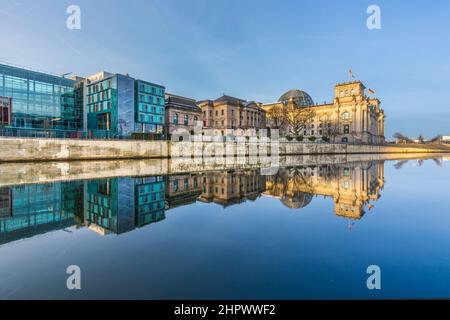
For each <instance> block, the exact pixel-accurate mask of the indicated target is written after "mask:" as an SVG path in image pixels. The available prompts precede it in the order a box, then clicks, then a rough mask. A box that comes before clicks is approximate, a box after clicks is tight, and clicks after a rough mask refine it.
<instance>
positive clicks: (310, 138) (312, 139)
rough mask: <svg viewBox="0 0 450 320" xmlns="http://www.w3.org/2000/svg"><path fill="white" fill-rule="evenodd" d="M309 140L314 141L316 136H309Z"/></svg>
mask: <svg viewBox="0 0 450 320" xmlns="http://www.w3.org/2000/svg"><path fill="white" fill-rule="evenodd" d="M308 140H309V141H311V142H314V141H316V137H309V138H308Z"/></svg>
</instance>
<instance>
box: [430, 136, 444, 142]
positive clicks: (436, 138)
mask: <svg viewBox="0 0 450 320" xmlns="http://www.w3.org/2000/svg"><path fill="white" fill-rule="evenodd" d="M441 140H442V135H438V136H435V137H434V138H432V139H430V140H428V142H429V143H441Z"/></svg>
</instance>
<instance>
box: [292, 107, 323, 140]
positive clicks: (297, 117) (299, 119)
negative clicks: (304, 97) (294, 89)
mask: <svg viewBox="0 0 450 320" xmlns="http://www.w3.org/2000/svg"><path fill="white" fill-rule="evenodd" d="M315 116H316V111H315V110H314V109H313V108H300V107H297V106H294V107H291V108H289V110H288V112H287V117H286V121H287V124H288V126H289V131H290V132H291V133H293V134H294V135H295V136H299V135H300V132H301V130H302V129H304V128H306V126H307V125H308V124H309V123H310V122H311V120H312V119H314V117H315Z"/></svg>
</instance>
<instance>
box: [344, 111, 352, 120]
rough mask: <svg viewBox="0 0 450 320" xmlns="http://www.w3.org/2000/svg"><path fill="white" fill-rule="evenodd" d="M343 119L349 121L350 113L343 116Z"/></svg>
mask: <svg viewBox="0 0 450 320" xmlns="http://www.w3.org/2000/svg"><path fill="white" fill-rule="evenodd" d="M342 119H344V120H349V119H350V112H344V113H343V114H342Z"/></svg>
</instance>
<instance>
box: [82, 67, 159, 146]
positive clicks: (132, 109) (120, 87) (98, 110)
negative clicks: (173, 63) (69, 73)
mask: <svg viewBox="0 0 450 320" xmlns="http://www.w3.org/2000/svg"><path fill="white" fill-rule="evenodd" d="M85 91H86V95H85V99H86V103H85V104H86V112H87V129H88V131H89V135H90V136H92V137H98V138H116V137H118V138H128V137H131V136H132V134H133V133H151V132H156V131H157V130H158V126H160V129H162V126H163V125H164V94H165V88H164V87H163V86H159V85H156V84H152V83H149V82H144V81H141V80H135V79H133V78H131V77H129V76H128V75H121V74H111V73H107V72H100V73H97V74H96V75H94V76H92V77H89V78H88V79H87V81H86V88H85Z"/></svg>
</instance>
